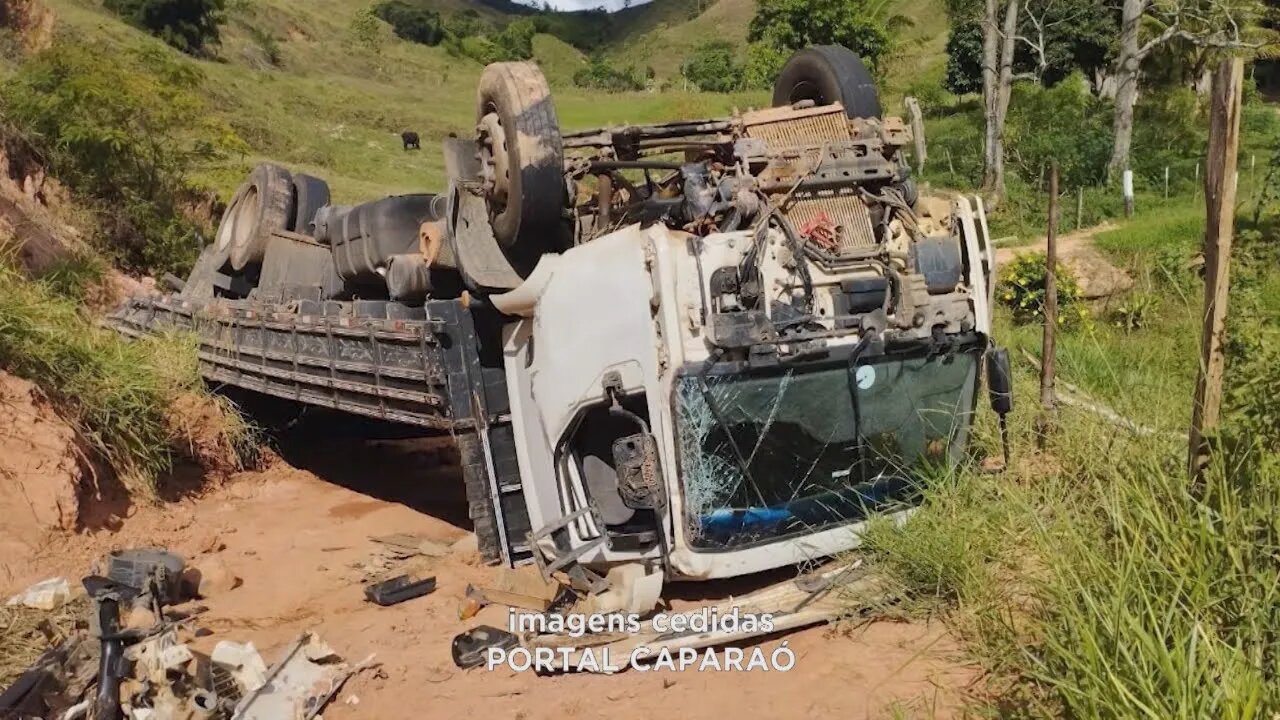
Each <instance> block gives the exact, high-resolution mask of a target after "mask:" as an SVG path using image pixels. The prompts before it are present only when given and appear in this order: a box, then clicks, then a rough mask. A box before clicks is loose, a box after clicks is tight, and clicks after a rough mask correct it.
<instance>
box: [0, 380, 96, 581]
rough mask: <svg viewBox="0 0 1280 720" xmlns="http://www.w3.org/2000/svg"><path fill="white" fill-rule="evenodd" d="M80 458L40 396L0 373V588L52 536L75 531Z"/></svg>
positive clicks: (71, 436) (68, 432)
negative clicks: (15, 565)
mask: <svg viewBox="0 0 1280 720" xmlns="http://www.w3.org/2000/svg"><path fill="white" fill-rule="evenodd" d="M83 457H84V454H83V453H82V452H81V450H80V447H79V446H78V444H77V441H76V432H75V430H74V429H73V428H72V427H71V426H70V425H68V424H67V423H66V422H64V421H63V420H62V419H61V418H59V417H58V416H57V414H55V413H54V412H53V409H52V408H51V407H50V405H49V402H48V400H47V399H46V398H45V397H44V396H43V395H42V394H41V393H40V391H39V390H38V389H37V388H36V387H35V386H34V385H32V384H31V383H29V382H27V381H26V380H23V379H21V378H16V377H14V376H12V375H9V374H8V373H5V372H0V585H6V584H8V583H9V582H11V581H12V580H13V579H14V572H15V570H14V568H13V563H14V559H16V558H21V557H23V556H25V555H29V554H31V553H32V552H33V551H35V550H36V549H37V548H38V547H39V546H40V544H41V543H42V542H43V541H44V540H45V537H46V536H47V534H48V533H49V532H50V531H53V530H60V531H70V530H74V529H75V528H76V526H77V524H78V523H79V518H80V501H79V495H80V492H81V485H82V482H83V480H84V479H85V477H86V475H87V473H86V472H85V469H86V468H87V467H88V466H87V464H86V463H84V462H83V461H82V458H83Z"/></svg>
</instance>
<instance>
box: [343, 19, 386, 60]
mask: <svg viewBox="0 0 1280 720" xmlns="http://www.w3.org/2000/svg"><path fill="white" fill-rule="evenodd" d="M378 20H379V18H378V16H377V15H375V14H374V12H373V10H372V9H371V8H365V9H363V10H359V11H357V12H356V14H355V15H353V16H352V17H351V24H350V25H349V26H348V27H347V32H348V34H349V35H350V36H351V41H352V42H354V43H355V44H357V45H359V46H361V47H363V48H365V49H366V50H371V51H373V52H375V53H376V52H379V51H381V50H382V28H380V27H378V25H379V22H378Z"/></svg>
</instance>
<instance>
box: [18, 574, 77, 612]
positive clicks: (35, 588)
mask: <svg viewBox="0 0 1280 720" xmlns="http://www.w3.org/2000/svg"><path fill="white" fill-rule="evenodd" d="M70 599H71V585H70V584H69V583H68V582H67V579H66V578H61V577H55V578H49V579H48V580H41V581H40V582H38V583H36V584H35V585H32V586H31V587H29V588H27V589H26V590H24V591H22V592H20V593H18V594H17V595H14V596H13V597H11V598H9V602H7V603H5V604H6V605H9V606H14V605H21V606H23V607H29V608H34V609H36V610H57V609H58V608H60V607H62V606H63V605H65V604H66V603H67V601H68V600H70Z"/></svg>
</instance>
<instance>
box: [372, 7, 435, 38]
mask: <svg viewBox="0 0 1280 720" xmlns="http://www.w3.org/2000/svg"><path fill="white" fill-rule="evenodd" d="M374 14H376V15H377V16H378V17H380V18H382V19H383V20H385V21H386V22H387V24H389V25H390V26H391V28H392V30H394V31H395V33H396V37H399V38H401V39H402V40H408V41H409V42H415V43H419V44H421V45H439V44H440V41H441V40H442V39H443V38H444V27H443V26H442V24H441V22H440V14H439V13H437V12H434V11H432V10H428V9H426V8H424V7H422V6H420V5H412V4H410V3H408V2H405V0H386V2H383V3H379V4H378V5H377V6H376V7H375V8H374Z"/></svg>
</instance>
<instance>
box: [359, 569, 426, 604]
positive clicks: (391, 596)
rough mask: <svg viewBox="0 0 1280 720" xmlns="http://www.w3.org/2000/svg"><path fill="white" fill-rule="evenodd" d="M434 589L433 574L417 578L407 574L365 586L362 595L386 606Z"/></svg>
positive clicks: (419, 595) (420, 595) (370, 600)
mask: <svg viewBox="0 0 1280 720" xmlns="http://www.w3.org/2000/svg"><path fill="white" fill-rule="evenodd" d="M435 589H436V579H435V577H434V576H432V577H428V578H422V579H421V580H419V579H415V578H413V577H410V576H409V575H398V576H396V577H393V578H391V579H390V580H383V581H382V582H380V583H374V584H372V585H369V586H367V587H366V588H365V589H364V596H365V597H366V598H368V599H369V602H372V603H377V604H378V605H382V606H384V607H386V606H389V605H398V604H399V603H402V602H404V601H406V600H412V599H414V598H416V597H422V596H423V595H427V594H428V593H431V592H433V591H434V590H435Z"/></svg>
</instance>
